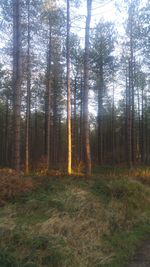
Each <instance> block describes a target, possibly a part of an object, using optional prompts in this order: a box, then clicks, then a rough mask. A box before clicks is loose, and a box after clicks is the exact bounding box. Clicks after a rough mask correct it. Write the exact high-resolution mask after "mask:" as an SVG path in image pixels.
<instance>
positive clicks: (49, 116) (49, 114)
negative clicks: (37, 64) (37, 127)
mask: <svg viewBox="0 0 150 267" xmlns="http://www.w3.org/2000/svg"><path fill="white" fill-rule="evenodd" d="M51 23H52V22H51V14H50V13H49V44H48V58H47V97H48V99H47V131H46V133H47V142H46V143H47V168H48V170H49V169H50V158H51V157H50V155H51V154H50V126H51V53H52V52H51V50H52V26H51Z"/></svg>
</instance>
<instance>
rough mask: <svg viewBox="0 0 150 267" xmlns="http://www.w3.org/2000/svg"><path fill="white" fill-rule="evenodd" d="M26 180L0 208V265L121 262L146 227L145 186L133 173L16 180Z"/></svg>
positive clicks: (149, 194) (102, 266)
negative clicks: (25, 184) (84, 177)
mask: <svg viewBox="0 0 150 267" xmlns="http://www.w3.org/2000/svg"><path fill="white" fill-rule="evenodd" d="M11 175H12V174H9V175H8V176H9V177H10V176H11ZM147 177H148V176H147ZM15 179H16V178H15ZM17 179H18V178H17ZM147 179H148V178H147ZM6 180H7V183H8V179H6ZM13 181H14V183H15V180H13ZM17 181H18V180H17ZM28 181H31V184H32V186H30V187H29V189H28V190H25V189H24V187H23V188H21V190H20V191H19V189H16V191H17V194H16V193H14V194H10V197H8V198H5V206H4V207H1V208H0V266H1V267H7V266H8V267H42V266H45V267H51V266H52V267H53V266H54V267H57V266H58V267H76V266H79V267H91V266H92V267H106V266H107V267H123V264H124V266H126V264H127V262H128V259H129V258H130V257H131V256H132V255H133V253H134V251H135V249H136V247H137V244H138V243H139V240H141V239H142V238H143V237H145V236H146V234H148V233H149V232H150V227H149V225H150V212H149V206H150V188H149V186H148V183H143V181H141V180H140V179H137V174H136V175H133V177H132V178H131V177H130V175H127V174H125V175H121V174H120V173H119V172H118V175H117V174H114V172H113V173H112V176H111V175H110V172H109V173H108V174H107V173H106V172H104V175H103V174H102V172H100V174H98V173H96V174H95V175H94V176H93V177H92V178H91V179H90V180H87V179H83V178H77V177H76V178H74V177H69V178H67V177H61V178H59V177H51V178H48V177H43V178H42V177H34V178H30V179H29V178H28V177H26V178H23V179H22V181H21V182H20V186H21V183H22V186H24V184H23V183H24V182H28ZM10 184H11V186H12V182H10ZM4 187H5V186H4ZM6 187H8V185H7V186H6ZM6 187H5V188H6ZM12 187H13V188H14V187H15V184H14V185H13V186H12ZM1 188H2V187H0V190H1ZM17 188H19V186H17ZM25 188H26V187H25ZM2 190H3V189H2ZM12 191H13V190H12ZM16 191H15V192H16ZM8 201H9V202H8Z"/></svg>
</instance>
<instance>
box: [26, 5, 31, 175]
mask: <svg viewBox="0 0 150 267" xmlns="http://www.w3.org/2000/svg"><path fill="white" fill-rule="evenodd" d="M27 5H28V52H27V111H26V144H25V172H26V173H29V150H30V148H29V147H30V144H29V136H30V98H31V64H30V0H28V3H27Z"/></svg>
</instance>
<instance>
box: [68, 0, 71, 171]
mask: <svg viewBox="0 0 150 267" xmlns="http://www.w3.org/2000/svg"><path fill="white" fill-rule="evenodd" d="M71 139H72V138H71V93H70V0H67V140H68V142H67V145H68V165H67V170H68V175H70V174H71V173H72V145H71V143H72V140H71Z"/></svg>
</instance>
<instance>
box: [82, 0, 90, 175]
mask: <svg viewBox="0 0 150 267" xmlns="http://www.w3.org/2000/svg"><path fill="white" fill-rule="evenodd" d="M91 8H92V0H87V17H86V29H85V59H84V98H83V135H84V139H83V142H84V143H83V145H84V151H85V174H86V176H87V177H88V176H91V151H90V136H89V115H88V95H89V44H90V43H89V37H90V21H91Z"/></svg>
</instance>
